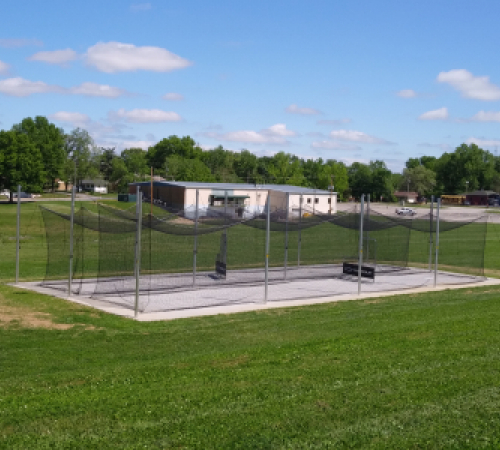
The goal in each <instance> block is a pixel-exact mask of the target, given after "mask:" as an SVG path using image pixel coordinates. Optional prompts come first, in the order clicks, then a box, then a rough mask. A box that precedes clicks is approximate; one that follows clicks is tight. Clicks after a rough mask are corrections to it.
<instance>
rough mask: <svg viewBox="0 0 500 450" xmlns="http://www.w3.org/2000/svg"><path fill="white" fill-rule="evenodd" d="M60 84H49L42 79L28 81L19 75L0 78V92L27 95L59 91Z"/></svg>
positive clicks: (20, 95)
mask: <svg viewBox="0 0 500 450" xmlns="http://www.w3.org/2000/svg"><path fill="white" fill-rule="evenodd" d="M62 90H63V89H62V88H61V87H60V86H55V85H50V84H47V83H44V82H43V81H29V80H25V79H24V78H21V77H16V78H7V79H6V80H0V92H1V93H3V94H6V95H12V96H14V97H27V96H28V95H31V94H43V93H47V92H61V91H62Z"/></svg>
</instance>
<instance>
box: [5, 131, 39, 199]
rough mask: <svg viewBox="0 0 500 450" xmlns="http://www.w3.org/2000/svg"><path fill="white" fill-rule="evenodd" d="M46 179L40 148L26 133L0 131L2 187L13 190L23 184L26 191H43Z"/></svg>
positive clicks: (11, 196) (11, 194)
mask: <svg viewBox="0 0 500 450" xmlns="http://www.w3.org/2000/svg"><path fill="white" fill-rule="evenodd" d="M44 181H45V172H44V170H43V158H42V153H41V152H40V150H39V148H38V147H37V146H36V145H35V144H34V143H33V142H32V141H31V139H30V138H29V137H28V136H27V135H26V134H24V133H22V132H19V131H15V130H11V131H4V130H1V131H0V187H1V188H2V189H9V190H10V201H11V202H12V201H13V192H14V191H17V186H18V185H21V186H22V189H23V190H24V191H28V192H42V189H43V183H44Z"/></svg>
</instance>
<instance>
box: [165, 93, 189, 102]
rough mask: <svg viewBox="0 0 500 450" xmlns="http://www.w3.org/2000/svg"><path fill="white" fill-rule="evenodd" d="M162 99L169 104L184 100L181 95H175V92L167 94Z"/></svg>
mask: <svg viewBox="0 0 500 450" xmlns="http://www.w3.org/2000/svg"><path fill="white" fill-rule="evenodd" d="M162 99H163V100H168V101H171V102H179V101H181V100H184V96H183V95H182V94H177V93H176V92H168V93H167V94H165V95H164V96H163V97H162Z"/></svg>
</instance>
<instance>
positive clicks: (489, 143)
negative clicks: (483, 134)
mask: <svg viewBox="0 0 500 450" xmlns="http://www.w3.org/2000/svg"><path fill="white" fill-rule="evenodd" d="M465 143H466V144H468V145H469V144H476V145H477V146H478V147H490V148H491V147H500V140H496V139H479V138H474V137H471V138H469V139H467V140H466V141H465Z"/></svg>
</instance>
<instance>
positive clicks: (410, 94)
mask: <svg viewBox="0 0 500 450" xmlns="http://www.w3.org/2000/svg"><path fill="white" fill-rule="evenodd" d="M396 95H397V96H398V97H402V98H414V97H416V96H417V93H416V92H415V91H414V90H413V89H403V90H401V91H399V92H397V93H396Z"/></svg>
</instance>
